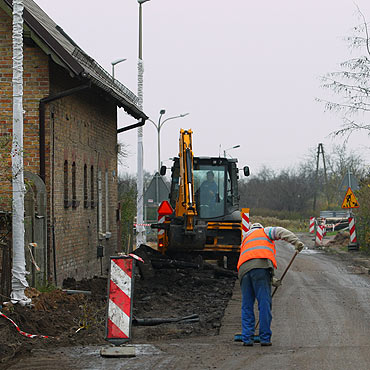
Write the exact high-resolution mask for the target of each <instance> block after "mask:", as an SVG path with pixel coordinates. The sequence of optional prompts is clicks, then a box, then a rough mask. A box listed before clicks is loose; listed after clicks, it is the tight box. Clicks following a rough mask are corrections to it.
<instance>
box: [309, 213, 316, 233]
mask: <svg viewBox="0 0 370 370" xmlns="http://www.w3.org/2000/svg"><path fill="white" fill-rule="evenodd" d="M314 232H315V217H310V233H311V234H313V233H314Z"/></svg>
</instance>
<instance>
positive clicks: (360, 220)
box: [356, 176, 370, 253]
mask: <svg viewBox="0 0 370 370" xmlns="http://www.w3.org/2000/svg"><path fill="white" fill-rule="evenodd" d="M356 196H357V197H358V201H359V203H360V208H358V209H357V210H356V216H357V234H358V235H357V236H358V240H359V242H360V246H361V247H363V249H365V250H366V251H367V252H368V253H370V176H368V177H367V178H366V179H363V180H362V181H361V188H360V190H359V191H358V192H356Z"/></svg>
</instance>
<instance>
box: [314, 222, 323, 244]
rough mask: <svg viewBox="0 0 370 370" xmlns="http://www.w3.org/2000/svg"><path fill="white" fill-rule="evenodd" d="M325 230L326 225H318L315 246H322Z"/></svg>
mask: <svg viewBox="0 0 370 370" xmlns="http://www.w3.org/2000/svg"><path fill="white" fill-rule="evenodd" d="M324 230H325V226H324V225H317V229H316V239H315V245H321V244H322V239H323V237H324Z"/></svg>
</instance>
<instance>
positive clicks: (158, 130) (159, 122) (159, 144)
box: [148, 109, 190, 173]
mask: <svg viewBox="0 0 370 370" xmlns="http://www.w3.org/2000/svg"><path fill="white" fill-rule="evenodd" d="M165 113H166V110H165V109H161V110H160V111H159V119H158V124H157V123H155V122H154V121H152V120H151V119H148V121H150V122H151V123H153V125H154V126H155V128H156V129H157V134H158V137H157V140H158V165H157V167H158V173H159V172H160V170H161V129H162V127H163V125H164V124H165V123H166V122H167V121H170V120H172V119H176V118H183V117H186V116H187V115H189V114H190V113H182V114H179V115H177V116H173V117H169V118H166V119H165V120H164V121H163V122H162V121H161V120H162V116H163V115H164V114H165Z"/></svg>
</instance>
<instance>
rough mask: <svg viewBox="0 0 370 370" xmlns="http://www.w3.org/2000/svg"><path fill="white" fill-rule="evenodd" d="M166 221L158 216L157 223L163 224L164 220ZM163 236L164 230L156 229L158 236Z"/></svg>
mask: <svg viewBox="0 0 370 370" xmlns="http://www.w3.org/2000/svg"><path fill="white" fill-rule="evenodd" d="M165 219H166V216H164V215H158V223H159V224H163V222H164V220H165ZM163 234H164V229H158V234H157V235H158V236H162V235H163Z"/></svg>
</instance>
